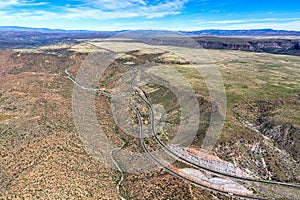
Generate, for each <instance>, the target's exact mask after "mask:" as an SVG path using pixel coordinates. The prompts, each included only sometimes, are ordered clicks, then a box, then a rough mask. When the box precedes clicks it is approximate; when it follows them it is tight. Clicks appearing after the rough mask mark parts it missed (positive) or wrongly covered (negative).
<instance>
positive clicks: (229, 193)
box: [130, 105, 267, 200]
mask: <svg viewBox="0 0 300 200" xmlns="http://www.w3.org/2000/svg"><path fill="white" fill-rule="evenodd" d="M130 107H131V108H132V109H133V110H134V112H135V113H136V116H137V118H138V120H139V124H140V138H141V144H142V146H143V149H144V151H145V152H146V153H147V154H148V155H149V156H150V157H151V158H152V159H153V160H154V161H155V162H156V163H157V164H158V165H160V166H161V167H162V168H163V169H164V170H166V171H167V172H169V173H170V174H172V175H174V176H176V177H178V178H180V179H183V180H185V181H187V182H189V183H192V184H194V185H196V186H199V187H203V188H205V189H208V190H211V191H213V192H218V193H222V194H224V195H227V196H235V197H239V198H244V199H252V200H253V199H256V200H267V199H265V198H260V197H259V198H257V197H251V196H246V195H240V194H233V193H231V192H224V191H222V190H218V189H215V188H212V187H209V186H206V185H203V184H200V183H198V182H196V181H194V180H192V179H189V178H186V177H184V176H182V175H180V174H178V173H177V172H175V171H174V170H172V169H170V168H168V167H167V166H165V165H164V164H163V163H162V162H161V161H160V160H159V159H158V158H156V157H155V156H154V155H153V154H152V153H151V152H150V151H149V150H148V149H147V146H146V144H145V140H144V135H143V122H142V117H141V114H140V112H139V111H138V109H137V108H135V107H134V106H132V105H130Z"/></svg>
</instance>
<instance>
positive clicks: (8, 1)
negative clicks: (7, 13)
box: [0, 0, 49, 9]
mask: <svg viewBox="0 0 300 200" xmlns="http://www.w3.org/2000/svg"><path fill="white" fill-rule="evenodd" d="M46 4H49V3H48V2H35V1H34V0H1V1H0V9H1V8H7V7H11V6H39V5H46Z"/></svg>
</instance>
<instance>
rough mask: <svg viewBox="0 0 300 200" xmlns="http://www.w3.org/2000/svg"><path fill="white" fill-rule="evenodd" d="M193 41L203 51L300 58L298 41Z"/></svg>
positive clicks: (217, 39)
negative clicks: (232, 51) (269, 54)
mask: <svg viewBox="0 0 300 200" xmlns="http://www.w3.org/2000/svg"><path fill="white" fill-rule="evenodd" d="M195 40H196V41H197V42H198V43H199V44H200V46H201V47H202V48H204V49H226V50H240V51H254V52H265V53H277V54H289V55H297V56H300V41H297V40H289V39H277V40H275V39H256V40H255V39H246V38H225V37H218V38H217V37H200V38H195Z"/></svg>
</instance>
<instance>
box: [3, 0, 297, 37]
mask: <svg viewBox="0 0 300 200" xmlns="http://www.w3.org/2000/svg"><path fill="white" fill-rule="evenodd" d="M0 26H26V27H43V28H60V29H73V30H74V29H85V30H127V29H132V30H135V29H169V30H203V29H230V30H232V29H261V28H273V29H284V30H298V31H300V1H299V0H163V1H158V0H52V1H50V0H1V1H0Z"/></svg>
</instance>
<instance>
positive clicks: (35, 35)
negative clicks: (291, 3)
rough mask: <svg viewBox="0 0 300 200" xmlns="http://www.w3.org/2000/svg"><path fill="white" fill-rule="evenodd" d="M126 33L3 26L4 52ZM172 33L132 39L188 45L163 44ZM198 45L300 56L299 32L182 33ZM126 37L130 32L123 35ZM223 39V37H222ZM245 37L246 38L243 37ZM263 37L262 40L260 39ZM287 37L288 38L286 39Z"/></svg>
mask: <svg viewBox="0 0 300 200" xmlns="http://www.w3.org/2000/svg"><path fill="white" fill-rule="evenodd" d="M122 32H126V31H86V30H61V29H46V28H26V27H17V26H4V27H3V26H2V27H1V26H0V49H2V50H5V49H18V48H34V47H39V46H44V45H50V44H58V43H68V44H76V43H78V39H94V38H109V37H111V36H113V35H115V34H118V33H122ZM166 33H167V35H172V34H170V32H169V31H155V30H152V31H143V30H140V31H134V32H133V33H131V34H129V35H128V36H129V37H131V38H134V39H136V40H139V39H141V38H143V40H141V41H140V42H145V43H147V41H148V40H147V39H145V38H144V37H149V36H150V37H151V36H154V37H153V38H149V41H148V42H150V43H151V44H152V43H153V42H154V44H160V45H172V46H185V45H187V44H186V42H184V40H181V39H180V38H178V37H177V36H178V35H177V34H174V36H175V37H169V38H168V39H167V40H164V39H163V41H162V39H161V38H164V37H160V36H164V35H165V34H166ZM171 33H172V32H171ZM180 33H181V34H184V35H187V36H189V37H191V38H193V39H194V40H195V41H197V42H198V44H199V47H202V48H205V49H224V50H241V51H254V52H265V53H277V54H289V55H297V56H300V38H292V37H291V38H288V37H287V36H300V32H297V31H285V30H273V29H257V30H203V31H189V32H186V31H182V32H180ZM122 36H123V37H124V36H125V37H126V33H125V34H124V35H122ZM221 36H222V37H221ZM239 36H244V37H239ZM257 36H262V38H256V37H257ZM265 36H280V37H282V38H280V39H279V38H265ZM284 37H287V38H284Z"/></svg>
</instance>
